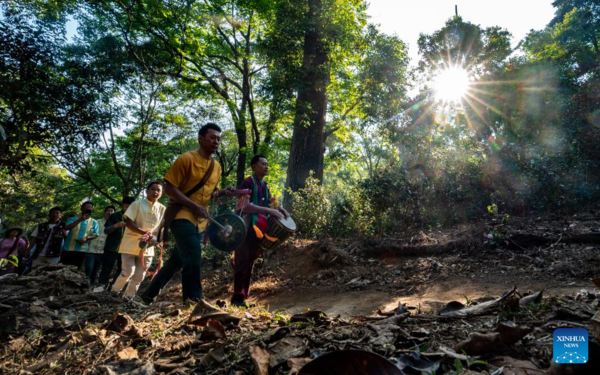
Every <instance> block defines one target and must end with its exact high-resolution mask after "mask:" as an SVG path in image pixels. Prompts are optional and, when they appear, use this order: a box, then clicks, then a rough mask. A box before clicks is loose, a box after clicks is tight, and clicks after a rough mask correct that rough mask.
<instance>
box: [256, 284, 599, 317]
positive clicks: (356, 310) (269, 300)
mask: <svg viewBox="0 0 600 375" xmlns="http://www.w3.org/2000/svg"><path fill="white" fill-rule="evenodd" d="M570 284H572V285H564V286H550V287H549V286H548V284H546V283H539V282H538V283H536V282H532V283H529V284H521V285H518V287H519V290H521V291H523V292H525V291H528V290H531V291H539V290H542V289H544V290H545V292H544V293H545V295H546V296H551V295H570V294H576V293H577V292H579V291H581V289H588V290H590V289H592V288H593V286H591V287H590V285H589V284H588V283H585V282H582V283H576V284H573V283H570ZM512 287H514V285H513V284H511V283H508V282H507V283H488V282H485V283H478V282H473V281H472V280H469V279H465V280H454V281H452V282H442V283H435V284H433V285H430V286H428V287H426V288H425V290H423V291H421V292H418V293H407V294H402V295H398V294H394V293H389V292H385V291H380V290H376V288H368V289H365V290H360V291H356V290H349V291H347V292H331V291H330V290H328V289H327V288H323V289H315V290H306V291H302V293H281V294H277V295H273V296H268V297H265V298H258V299H255V301H256V302H258V303H259V304H262V305H265V306H268V307H269V309H271V310H287V311H290V312H293V313H298V312H301V311H304V310H306V309H311V310H320V311H323V312H325V313H326V314H328V315H338V314H339V315H341V316H342V317H351V316H358V315H369V314H372V313H374V312H376V311H377V309H381V310H382V311H384V310H392V309H393V308H395V307H397V306H398V302H399V301H402V303H405V304H407V305H408V306H414V307H417V308H418V307H419V306H420V308H421V309H422V310H423V311H424V312H430V311H431V309H433V310H436V311H437V310H439V309H441V308H442V307H443V306H444V305H445V304H446V303H448V302H450V301H459V302H462V303H465V301H466V299H465V296H467V297H469V298H470V299H477V298H481V297H484V296H486V295H487V296H500V295H501V294H502V293H503V292H505V291H507V290H510V289H512Z"/></svg>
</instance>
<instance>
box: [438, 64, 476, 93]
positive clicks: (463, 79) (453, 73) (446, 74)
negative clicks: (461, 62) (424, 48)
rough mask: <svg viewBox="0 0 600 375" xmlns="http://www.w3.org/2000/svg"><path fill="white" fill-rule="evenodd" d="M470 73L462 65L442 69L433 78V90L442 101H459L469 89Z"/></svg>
mask: <svg viewBox="0 0 600 375" xmlns="http://www.w3.org/2000/svg"><path fill="white" fill-rule="evenodd" d="M469 84H470V82H469V74H468V73H467V71H466V70H464V69H463V68H460V67H456V66H453V67H450V68H448V69H443V70H440V72H439V73H438V74H437V75H436V76H435V77H434V79H433V91H434V93H435V97H436V99H437V100H439V101H441V102H459V101H460V100H461V99H462V98H463V96H465V94H466V93H467V90H468V89H469Z"/></svg>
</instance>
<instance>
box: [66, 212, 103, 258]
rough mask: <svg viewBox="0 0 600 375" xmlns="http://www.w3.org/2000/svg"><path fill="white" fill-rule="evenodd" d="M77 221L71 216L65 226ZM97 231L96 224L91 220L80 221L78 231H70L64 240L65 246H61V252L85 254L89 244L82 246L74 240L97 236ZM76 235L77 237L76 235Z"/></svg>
mask: <svg viewBox="0 0 600 375" xmlns="http://www.w3.org/2000/svg"><path fill="white" fill-rule="evenodd" d="M76 220H77V216H73V217H72V218H69V219H68V220H67V225H69V224H73V223H74V222H75V221H76ZM99 232H100V231H99V230H98V222H97V221H96V220H94V219H92V218H89V219H87V220H84V221H82V222H81V223H79V230H77V227H75V228H73V229H71V230H70V231H69V234H68V235H67V238H66V239H65V244H64V246H63V251H83V252H87V251H88V248H89V245H90V243H89V242H86V243H84V244H82V243H79V242H77V241H76V240H79V239H82V238H83V237H85V236H90V235H92V234H96V235H97V234H99ZM76 234H77V235H76Z"/></svg>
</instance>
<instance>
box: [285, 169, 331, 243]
mask: <svg viewBox="0 0 600 375" xmlns="http://www.w3.org/2000/svg"><path fill="white" fill-rule="evenodd" d="M290 197H291V199H292V202H291V203H292V207H293V213H294V215H293V216H294V221H295V222H296V224H297V225H298V231H299V232H300V233H301V235H302V236H304V237H306V238H316V237H318V236H319V235H320V234H321V233H322V231H323V229H324V228H325V226H326V225H327V222H328V220H327V219H328V213H329V210H330V206H331V203H330V202H329V199H327V197H326V195H325V188H324V187H323V186H322V185H321V183H320V181H319V180H317V179H316V178H314V177H312V174H311V176H310V177H309V178H308V179H307V180H306V187H304V188H303V189H299V190H298V191H297V192H293V191H290Z"/></svg>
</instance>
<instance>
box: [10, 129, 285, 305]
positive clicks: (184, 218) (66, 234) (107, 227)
mask: <svg viewBox="0 0 600 375" xmlns="http://www.w3.org/2000/svg"><path fill="white" fill-rule="evenodd" d="M220 142H221V128H220V127H219V126H218V125H216V124H214V123H208V124H206V125H204V126H202V128H201V129H200V131H199V133H198V143H199V148H198V149H197V150H194V151H189V152H186V153H184V154H182V155H180V156H179V157H178V158H177V160H176V161H175V162H174V164H173V165H172V166H171V168H170V169H169V171H168V172H167V174H166V175H165V177H164V185H163V183H162V182H160V181H152V182H150V183H149V184H148V186H147V188H146V194H145V198H143V199H139V200H135V199H134V198H130V197H126V198H124V199H123V201H122V202H121V211H119V212H115V211H116V208H115V207H114V206H108V207H106V208H105V209H104V215H103V217H102V218H101V219H99V220H95V219H93V218H91V214H92V213H93V209H94V206H93V204H92V203H91V202H85V203H83V204H82V205H81V213H80V215H79V216H78V217H72V218H70V219H68V220H67V221H66V223H63V222H61V221H60V219H61V217H62V211H61V209H60V208H59V207H54V208H52V209H51V210H50V211H49V213H48V216H49V218H48V221H47V222H45V223H41V224H38V225H37V226H36V228H35V230H34V231H33V232H32V233H31V237H32V243H31V244H30V243H29V242H28V240H27V239H26V238H20V236H21V234H22V230H21V229H19V228H14V229H11V230H9V231H7V232H6V238H5V239H3V240H2V242H1V243H0V258H8V257H9V256H10V255H14V254H15V253H17V252H18V249H19V248H21V249H28V250H29V259H28V260H27V261H26V264H27V266H26V269H25V270H24V271H22V272H24V273H25V272H27V269H29V268H30V267H36V266H39V265H41V264H58V263H62V264H67V265H74V266H77V267H78V268H81V267H82V265H83V268H84V270H85V273H86V275H87V277H88V278H89V279H90V283H91V284H92V285H95V284H96V283H98V284H100V288H99V289H97V290H102V288H104V287H105V286H108V285H109V281H110V277H111V274H112V272H113V269H114V267H115V263H117V270H118V271H117V272H118V277H116V280H115V281H114V283H113V284H112V287H111V290H112V291H113V292H115V293H120V292H122V293H123V297H125V298H129V299H133V298H134V296H136V295H137V292H138V288H139V286H140V284H141V283H142V281H143V280H144V277H145V276H146V273H147V271H148V269H149V268H150V266H151V264H152V259H153V257H154V256H155V254H156V248H157V246H161V243H162V240H163V237H164V233H165V231H166V230H170V232H171V234H172V237H173V239H174V241H175V249H174V250H173V251H172V252H171V255H170V258H169V259H168V260H167V261H166V263H165V264H164V266H163V267H162V268H161V269H160V270H159V272H158V273H157V274H156V275H155V277H154V278H153V279H152V281H151V282H150V284H149V286H148V287H147V288H146V289H145V291H144V292H143V293H141V295H140V296H139V297H138V298H139V299H140V300H141V302H144V303H152V302H153V301H154V299H155V298H156V297H157V296H158V294H159V293H160V291H161V290H162V289H163V288H164V287H165V286H166V285H167V283H168V282H169V281H170V280H171V279H172V278H173V276H174V275H175V274H176V273H177V272H178V271H179V270H181V271H182V294H183V300H184V302H185V301H189V302H197V301H200V300H202V298H203V293H202V283H201V281H202V279H201V265H202V252H201V244H202V242H203V239H204V231H205V228H206V226H207V223H208V216H209V214H208V210H207V208H208V204H209V202H210V200H211V198H213V197H215V198H218V197H220V196H224V195H225V196H232V195H233V194H234V188H233V187H227V188H225V189H220V188H219V182H220V180H221V166H220V165H219V163H218V162H217V161H216V160H214V159H213V158H212V154H213V153H215V152H216V151H217V150H218V148H219V145H220ZM250 164H251V167H252V170H253V174H252V176H250V177H248V178H247V179H245V180H244V181H242V183H241V184H240V186H239V188H240V189H248V190H250V191H251V192H250V196H251V197H252V199H251V200H250V202H249V203H247V204H245V206H244V207H242V208H243V212H245V213H247V214H249V215H251V219H250V222H251V223H252V225H253V226H254V228H260V229H257V231H259V230H262V231H265V230H266V225H267V224H266V223H267V220H266V218H267V217H268V216H274V217H276V218H278V219H281V218H283V217H287V216H289V214H288V213H287V212H286V211H285V210H284V209H283V208H282V207H274V204H273V203H272V202H273V199H272V196H271V194H270V191H269V188H268V186H267V184H266V183H265V182H264V180H263V178H264V177H265V176H266V175H267V173H268V162H267V158H266V157H264V156H262V155H256V156H254V157H253V158H252V161H251V163H250ZM163 189H164V193H165V194H166V195H167V196H168V197H169V198H170V200H169V204H168V205H167V206H165V205H163V204H161V203H159V202H158V200H159V199H160V198H161V196H162V195H163ZM163 228H164V230H163ZM259 255H260V249H259V245H258V240H257V233H256V232H255V231H253V230H249V231H248V234H247V237H246V239H245V241H244V243H243V244H242V245H241V246H240V247H239V248H238V249H236V250H235V252H234V261H233V262H232V263H233V266H234V288H233V290H234V292H233V295H232V298H231V303H232V304H233V305H235V306H239V307H241V306H248V303H247V301H246V299H247V298H248V296H249V293H250V284H251V277H252V269H253V266H254V262H255V261H256V259H257V258H258V256H259ZM10 266H11V264H9V265H7V266H5V269H4V271H0V272H5V273H6V272H11V271H12V268H11V267H10ZM13 267H14V266H13ZM0 274H1V273H0Z"/></svg>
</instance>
